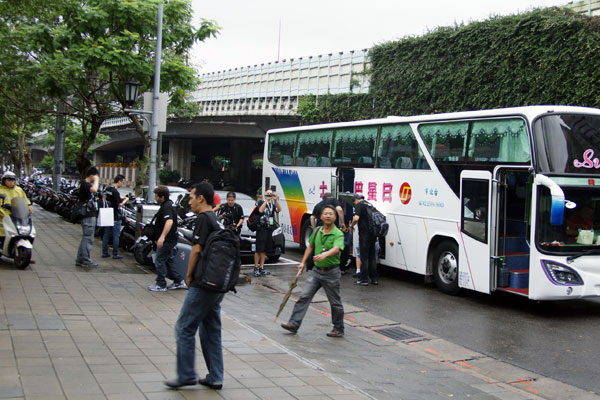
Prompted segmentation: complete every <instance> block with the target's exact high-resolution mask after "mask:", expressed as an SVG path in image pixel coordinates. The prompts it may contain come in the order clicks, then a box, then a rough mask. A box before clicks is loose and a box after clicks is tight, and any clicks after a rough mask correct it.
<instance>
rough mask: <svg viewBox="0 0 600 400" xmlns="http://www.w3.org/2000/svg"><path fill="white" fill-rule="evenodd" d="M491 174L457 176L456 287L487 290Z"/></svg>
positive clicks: (468, 173)
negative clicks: (458, 201)
mask: <svg viewBox="0 0 600 400" xmlns="http://www.w3.org/2000/svg"><path fill="white" fill-rule="evenodd" d="M491 182H492V174H491V173H490V172H489V171H462V173H461V175H460V205H461V214H460V226H459V230H460V232H459V233H460V238H461V240H460V242H459V250H458V253H459V254H458V265H459V271H458V286H459V287H461V288H466V289H471V290H476V291H478V292H482V293H489V292H490V277H491V273H490V271H491V268H492V265H491V258H490V220H491V215H490V210H494V209H496V208H495V207H492V204H491V201H492V196H491V190H492V185H491Z"/></svg>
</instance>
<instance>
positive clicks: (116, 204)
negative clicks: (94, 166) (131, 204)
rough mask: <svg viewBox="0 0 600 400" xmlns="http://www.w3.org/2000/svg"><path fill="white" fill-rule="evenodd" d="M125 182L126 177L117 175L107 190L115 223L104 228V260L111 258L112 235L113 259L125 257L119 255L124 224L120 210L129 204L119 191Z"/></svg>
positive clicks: (107, 197)
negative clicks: (120, 237)
mask: <svg viewBox="0 0 600 400" xmlns="http://www.w3.org/2000/svg"><path fill="white" fill-rule="evenodd" d="M124 182H125V177H124V176H123V175H117V176H115V178H114V179H113V184H112V185H111V186H110V187H108V188H107V189H106V192H107V193H106V200H107V201H108V203H109V204H110V206H111V207H112V208H113V213H114V217H115V219H114V221H115V222H114V223H113V226H107V227H104V235H103V236H102V258H107V257H110V254H108V241H109V240H110V236H111V235H112V246H113V254H112V258H114V259H115V260H120V259H121V258H123V256H121V255H119V235H120V234H121V224H122V223H123V216H122V215H121V213H120V212H119V208H121V207H123V206H124V205H125V203H127V197H121V193H119V189H120V188H122V187H123V183H124ZM109 215H110V214H109Z"/></svg>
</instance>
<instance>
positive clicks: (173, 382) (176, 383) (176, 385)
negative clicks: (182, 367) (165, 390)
mask: <svg viewBox="0 0 600 400" xmlns="http://www.w3.org/2000/svg"><path fill="white" fill-rule="evenodd" d="M195 384H196V380H193V381H189V382H180V381H179V379H170V380H168V381H165V385H167V386H168V387H170V388H172V389H178V388H180V387H182V386H194V385H195Z"/></svg>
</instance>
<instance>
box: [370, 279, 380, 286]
mask: <svg viewBox="0 0 600 400" xmlns="http://www.w3.org/2000/svg"><path fill="white" fill-rule="evenodd" d="M371 285H379V281H377V280H375V281H371Z"/></svg>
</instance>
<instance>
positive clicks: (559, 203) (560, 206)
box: [534, 174, 565, 225]
mask: <svg viewBox="0 0 600 400" xmlns="http://www.w3.org/2000/svg"><path fill="white" fill-rule="evenodd" d="M534 182H535V183H536V184H538V185H540V186H544V187H547V188H548V189H550V195H551V197H552V204H551V205H550V225H562V224H563V221H564V217H565V193H564V192H563V191H562V189H561V188H560V186H558V184H557V183H556V182H554V181H553V180H552V179H550V178H548V177H547V176H545V175H542V174H537V175H536V176H535V178H534Z"/></svg>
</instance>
